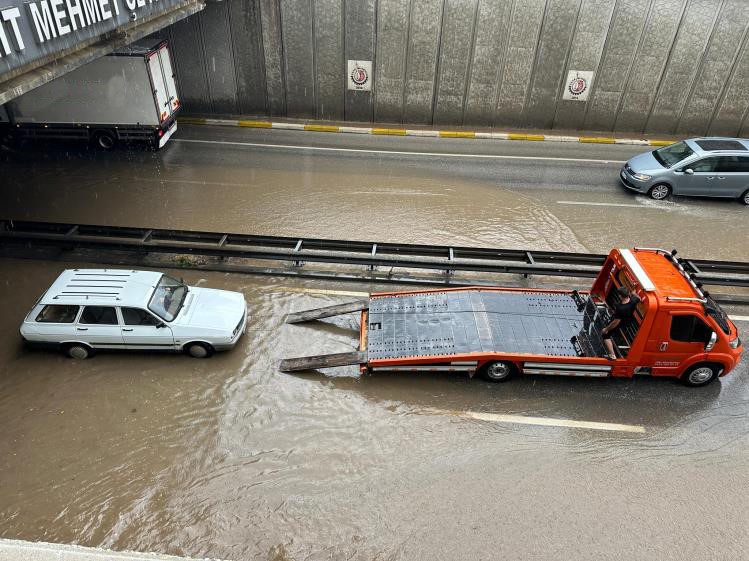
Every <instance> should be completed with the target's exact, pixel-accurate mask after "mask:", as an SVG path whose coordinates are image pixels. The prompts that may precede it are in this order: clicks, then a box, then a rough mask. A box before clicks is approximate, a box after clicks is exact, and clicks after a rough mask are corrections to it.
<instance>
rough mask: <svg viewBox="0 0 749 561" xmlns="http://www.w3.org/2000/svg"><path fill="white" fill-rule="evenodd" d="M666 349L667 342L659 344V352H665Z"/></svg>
mask: <svg viewBox="0 0 749 561" xmlns="http://www.w3.org/2000/svg"><path fill="white" fill-rule="evenodd" d="M667 348H668V341H664V342H663V343H661V351H665V350H666V349H667Z"/></svg>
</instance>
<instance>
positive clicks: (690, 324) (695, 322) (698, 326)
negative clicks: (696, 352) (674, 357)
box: [670, 315, 712, 343]
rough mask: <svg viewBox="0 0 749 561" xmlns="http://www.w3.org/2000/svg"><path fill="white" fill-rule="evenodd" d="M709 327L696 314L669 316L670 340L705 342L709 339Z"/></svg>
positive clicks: (710, 330)
mask: <svg viewBox="0 0 749 561" xmlns="http://www.w3.org/2000/svg"><path fill="white" fill-rule="evenodd" d="M711 334H712V329H710V328H709V327H708V326H707V324H705V322H704V321H702V320H701V319H700V318H698V317H697V316H693V315H683V316H672V317H671V333H670V336H671V340H672V341H681V342H683V343H707V342H708V341H710V335H711Z"/></svg>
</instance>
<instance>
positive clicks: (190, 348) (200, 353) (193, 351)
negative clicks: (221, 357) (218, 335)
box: [185, 342, 213, 358]
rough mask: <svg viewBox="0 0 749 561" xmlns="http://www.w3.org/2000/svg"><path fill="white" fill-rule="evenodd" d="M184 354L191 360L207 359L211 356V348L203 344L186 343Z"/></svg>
mask: <svg viewBox="0 0 749 561" xmlns="http://www.w3.org/2000/svg"><path fill="white" fill-rule="evenodd" d="M185 352H186V353H187V354H188V355H190V356H191V357H192V358H208V357H209V356H211V355H212V354H213V347H211V346H210V345H207V344H205V343H198V342H195V343H188V344H187V345H185Z"/></svg>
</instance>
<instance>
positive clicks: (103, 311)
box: [73, 306, 123, 349]
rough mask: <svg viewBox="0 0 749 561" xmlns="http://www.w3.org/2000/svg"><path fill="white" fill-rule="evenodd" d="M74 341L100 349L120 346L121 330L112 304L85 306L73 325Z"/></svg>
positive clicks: (118, 347) (121, 343)
mask: <svg viewBox="0 0 749 561" xmlns="http://www.w3.org/2000/svg"><path fill="white" fill-rule="evenodd" d="M75 331H76V333H75V335H74V337H73V339H74V340H76V341H82V342H84V343H88V344H90V345H91V346H92V347H96V348H100V349H107V348H109V349H120V348H122V345H123V342H122V330H121V328H120V323H119V320H118V318H117V311H116V310H115V307H114V306H85V307H84V308H83V312H81V316H80V318H78V323H77V324H76V326H75Z"/></svg>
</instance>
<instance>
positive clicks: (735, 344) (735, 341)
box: [728, 337, 741, 349]
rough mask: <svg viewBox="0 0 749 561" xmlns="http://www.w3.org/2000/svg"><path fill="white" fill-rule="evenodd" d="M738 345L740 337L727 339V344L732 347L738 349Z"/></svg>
mask: <svg viewBox="0 0 749 561" xmlns="http://www.w3.org/2000/svg"><path fill="white" fill-rule="evenodd" d="M739 345H741V339H739V338H738V337H736V339H733V340H732V341H728V346H729V347H731V348H732V349H738V348H739Z"/></svg>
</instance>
